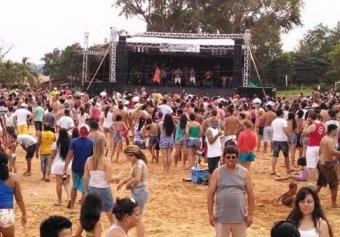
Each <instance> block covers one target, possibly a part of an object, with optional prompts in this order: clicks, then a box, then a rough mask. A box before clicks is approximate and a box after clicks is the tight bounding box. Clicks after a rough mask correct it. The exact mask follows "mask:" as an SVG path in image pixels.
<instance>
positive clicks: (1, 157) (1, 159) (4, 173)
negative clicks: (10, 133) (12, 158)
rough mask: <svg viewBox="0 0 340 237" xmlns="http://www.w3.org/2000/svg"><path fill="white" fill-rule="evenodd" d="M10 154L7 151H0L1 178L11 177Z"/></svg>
mask: <svg viewBox="0 0 340 237" xmlns="http://www.w3.org/2000/svg"><path fill="white" fill-rule="evenodd" d="M7 164H8V155H7V154H6V153H5V152H0V180H7V179H8V177H9V169H8V166H7Z"/></svg>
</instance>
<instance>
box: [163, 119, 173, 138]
mask: <svg viewBox="0 0 340 237" xmlns="http://www.w3.org/2000/svg"><path fill="white" fill-rule="evenodd" d="M163 129H164V130H165V134H166V135H167V136H171V134H172V133H173V132H174V129H175V124H174V121H173V119H172V116H171V115H170V114H165V115H164V122H163Z"/></svg>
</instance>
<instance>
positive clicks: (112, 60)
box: [109, 27, 117, 82]
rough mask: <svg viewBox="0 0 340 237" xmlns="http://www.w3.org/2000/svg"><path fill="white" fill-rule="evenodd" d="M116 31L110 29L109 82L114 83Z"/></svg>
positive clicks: (115, 79) (112, 28)
mask: <svg viewBox="0 0 340 237" xmlns="http://www.w3.org/2000/svg"><path fill="white" fill-rule="evenodd" d="M116 38H117V30H116V28H114V27H111V37H110V44H111V54H110V78H109V81H110V82H116V81H117V78H116V56H117V41H116V40H117V39H116Z"/></svg>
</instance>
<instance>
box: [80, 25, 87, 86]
mask: <svg viewBox="0 0 340 237" xmlns="http://www.w3.org/2000/svg"><path fill="white" fill-rule="evenodd" d="M88 53H89V32H85V37H84V50H83V71H82V76H81V87H82V88H84V83H85V81H86V80H87V64H88V56H89V54H88Z"/></svg>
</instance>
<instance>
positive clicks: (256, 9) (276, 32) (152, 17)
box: [115, 0, 302, 65]
mask: <svg viewBox="0 0 340 237" xmlns="http://www.w3.org/2000/svg"><path fill="white" fill-rule="evenodd" d="M115 5H116V6H117V7H119V8H120V9H121V15H125V16H126V17H127V18H129V17H139V18H141V19H142V20H144V21H145V22H146V24H147V30H148V31H163V32H204V33H243V32H244V31H245V30H246V29H250V30H252V34H253V44H254V46H256V47H255V48H256V54H257V55H258V57H259V60H260V61H262V62H263V64H264V65H265V64H266V63H267V62H268V61H269V60H270V59H272V58H273V57H274V56H275V55H278V54H279V53H280V52H281V45H280V34H281V32H287V31H289V30H291V29H292V28H294V27H295V26H298V25H301V20H300V9H301V7H302V0H270V1H269V0H242V1H240V0H210V1H203V0H172V1H170V0H116V1H115Z"/></svg>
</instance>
